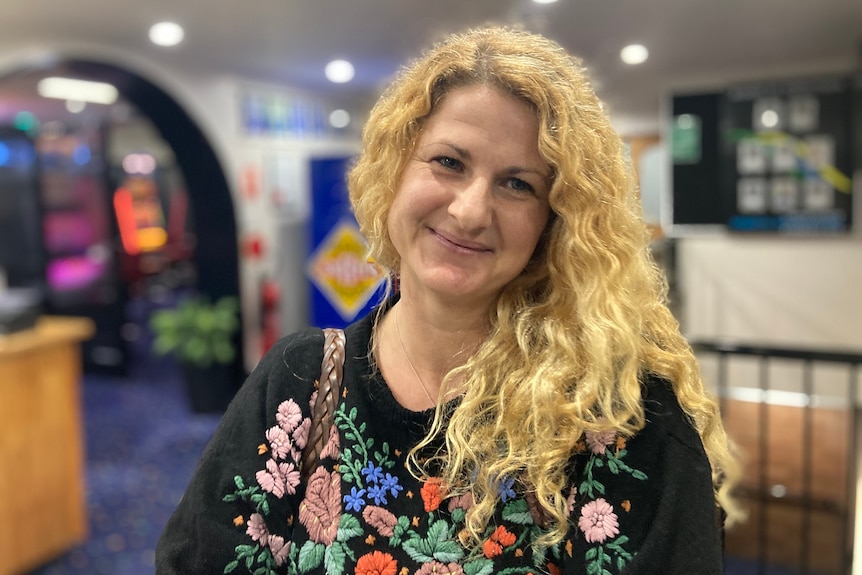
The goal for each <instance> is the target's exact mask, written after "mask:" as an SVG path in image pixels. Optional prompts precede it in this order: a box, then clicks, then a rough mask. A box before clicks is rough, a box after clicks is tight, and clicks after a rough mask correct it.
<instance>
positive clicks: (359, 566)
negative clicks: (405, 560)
mask: <svg viewBox="0 0 862 575" xmlns="http://www.w3.org/2000/svg"><path fill="white" fill-rule="evenodd" d="M354 572H355V573H356V575H395V574H396V573H398V562H397V561H395V559H393V557H392V555H390V554H389V553H381V552H380V551H372V552H371V553H366V554H365V555H363V556H362V557H360V558H359V561H357V562H356V569H355V571H354Z"/></svg>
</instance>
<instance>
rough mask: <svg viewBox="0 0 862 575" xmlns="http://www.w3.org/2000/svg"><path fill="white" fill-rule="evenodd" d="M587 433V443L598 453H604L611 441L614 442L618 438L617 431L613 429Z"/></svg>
mask: <svg viewBox="0 0 862 575" xmlns="http://www.w3.org/2000/svg"><path fill="white" fill-rule="evenodd" d="M586 435H587V445H588V446H589V447H590V450H591V451H592V452H593V453H595V454H596V455H604V454H605V451H606V449H605V448H606V447H607V446H608V445H610V444H611V443H614V442H615V441H616V438H617V433H616V432H615V431H613V430H608V431H600V432H597V431H588V432H587V433H586Z"/></svg>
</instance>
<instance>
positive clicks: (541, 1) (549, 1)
mask: <svg viewBox="0 0 862 575" xmlns="http://www.w3.org/2000/svg"><path fill="white" fill-rule="evenodd" d="M556 1H557V0H533V2H535V3H536V4H553V3H554V2H556Z"/></svg>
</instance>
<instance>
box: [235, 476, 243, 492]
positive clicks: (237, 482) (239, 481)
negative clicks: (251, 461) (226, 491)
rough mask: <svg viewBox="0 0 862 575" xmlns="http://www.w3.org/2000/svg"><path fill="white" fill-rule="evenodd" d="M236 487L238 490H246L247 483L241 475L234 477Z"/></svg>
mask: <svg viewBox="0 0 862 575" xmlns="http://www.w3.org/2000/svg"><path fill="white" fill-rule="evenodd" d="M233 482H234V485H236V488H237V489H245V482H244V481H243V480H242V477H240V476H239V475H234V476H233Z"/></svg>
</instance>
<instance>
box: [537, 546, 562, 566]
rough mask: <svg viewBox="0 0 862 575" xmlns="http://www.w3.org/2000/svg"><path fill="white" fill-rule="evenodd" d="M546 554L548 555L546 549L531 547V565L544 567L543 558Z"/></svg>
mask: <svg viewBox="0 0 862 575" xmlns="http://www.w3.org/2000/svg"><path fill="white" fill-rule="evenodd" d="M547 553H548V548H547V547H540V546H534V547H533V563H534V564H535V565H544V564H545V557H546V556H547ZM558 557H559V555H558Z"/></svg>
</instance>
